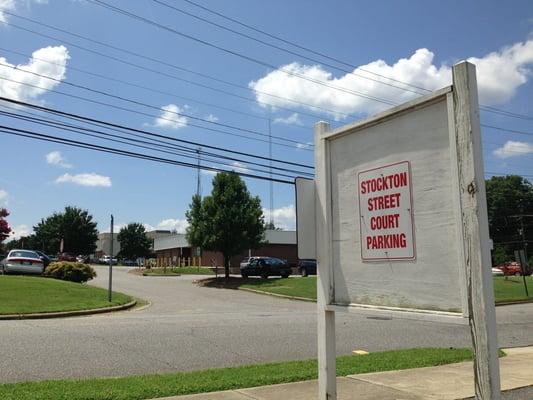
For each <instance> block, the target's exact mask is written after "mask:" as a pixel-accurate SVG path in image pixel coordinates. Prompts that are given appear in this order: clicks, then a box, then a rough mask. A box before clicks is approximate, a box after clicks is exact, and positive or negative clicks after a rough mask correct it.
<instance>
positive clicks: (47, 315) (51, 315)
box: [0, 300, 137, 321]
mask: <svg viewBox="0 0 533 400" xmlns="http://www.w3.org/2000/svg"><path fill="white" fill-rule="evenodd" d="M135 304H137V300H133V301H130V302H129V303H126V304H121V305H119V306H113V307H104V308H93V309H91V310H77V311H59V312H50V313H33V314H7V315H0V321H1V320H13V319H48V318H63V317H77V316H80V315H91V314H102V313H107V312H112V311H122V310H127V309H128V308H131V307H133V306H134V305H135Z"/></svg>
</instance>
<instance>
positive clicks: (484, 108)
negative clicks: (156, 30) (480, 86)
mask: <svg viewBox="0 0 533 400" xmlns="http://www.w3.org/2000/svg"><path fill="white" fill-rule="evenodd" d="M184 1H187V0H184ZM190 3H191V4H192V2H190ZM0 10H2V12H3V13H5V14H8V15H10V16H13V17H16V18H20V19H23V20H26V21H29V22H31V23H34V24H37V25H40V26H45V27H47V28H49V29H53V30H57V31H59V32H62V33H66V34H68V35H72V36H75V37H78V38H81V39H83V40H86V41H89V42H92V43H96V44H99V45H101V46H105V47H108V48H111V49H114V50H117V51H121V52H124V53H126V54H130V55H134V56H136V57H139V58H143V59H146V60H149V61H152V62H155V63H159V64H161V65H165V66H168V67H171V68H174V69H177V70H180V71H183V72H187V73H190V74H194V75H198V76H200V77H203V78H206V79H210V80H214V81H216V82H219V83H223V84H226V85H230V86H234V87H237V88H239V89H243V90H247V91H252V92H255V93H259V94H264V95H266V96H270V97H273V98H278V99H281V100H285V101H289V102H291V103H294V104H298V105H301V106H305V107H309V108H311V109H314V110H320V111H322V112H326V113H330V114H336V115H341V116H344V117H348V116H351V115H352V114H351V113H344V112H341V111H334V110H330V109H327V108H325V107H320V106H316V105H312V104H309V103H305V102H301V101H298V100H294V99H290V98H286V97H282V96H277V95H274V94H271V93H267V92H262V91H259V90H255V89H250V88H249V87H246V86H242V85H239V84H236V83H233V82H229V81H225V80H223V79H220V78H216V77H213V76H211V75H208V74H203V73H199V72H197V71H193V70H189V69H187V68H183V67H179V66H176V65H174V64H170V63H167V62H165V61H162V60H159V59H155V58H153V57H149V56H146V55H143V54H139V53H136V52H133V51H130V50H127V49H123V48H120V47H117V46H113V45H110V44H108V43H105V42H101V41H98V40H95V39H91V38H88V37H86V36H83V35H79V34H76V33H73V32H69V31H67V30H64V29H61V28H58V27H55V26H52V25H49V24H45V23H43V22H39V21H36V20H33V19H31V18H28V17H23V16H21V15H17V14H15V13H13V12H10V11H9V10H6V9H3V8H1V7H0ZM215 13H216V12H215ZM229 19H230V20H231V18H229ZM4 23H5V24H7V25H9V26H12V27H14V28H16V29H20V30H23V31H26V32H29V33H32V34H35V35H38V36H42V37H46V38H49V39H53V40H57V41H59V42H63V43H65V44H68V45H69V46H73V47H76V48H79V49H81V50H84V51H87V52H91V53H93V54H96V55H99V56H102V57H105V58H109V59H111V60H114V61H116V62H120V63H123V64H125V65H129V66H133V67H135V68H139V69H143V70H146V71H149V72H152V73H155V74H158V75H161V76H165V77H168V78H172V79H175V80H178V81H181V82H185V83H188V84H191V85H195V86H198V87H202V88H205V89H208V90H213V91H216V92H219V93H222V94H225V95H228V96H232V97H236V98H240V99H241V100H245V101H249V102H254V103H258V104H261V105H264V106H270V107H274V105H273V104H270V103H267V102H264V101H260V100H257V99H250V98H248V97H244V96H240V95H237V94H235V93H231V92H227V91H224V90H222V89H218V88H214V87H211V86H208V85H203V84H200V83H198V82H194V81H190V80H187V79H184V78H180V77H177V76H175V75H171V74H167V73H164V72H161V71H157V70H153V69H151V68H148V67H144V66H141V65H138V64H135V63H131V62H128V61H125V60H122V59H118V58H116V57H113V56H110V55H107V54H104V53H100V52H98V51H95V50H92V49H88V48H85V47H83V46H80V45H77V44H74V43H72V42H68V41H66V40H64V39H59V38H56V37H53V36H50V35H47V34H44V33H42V32H37V31H34V30H31V29H28V28H24V27H21V26H19V25H16V24H13V23H11V22H7V21H6V22H4ZM244 25H246V24H244ZM280 40H281V39H280ZM293 45H294V46H296V47H301V46H298V45H296V44H293ZM301 48H303V49H305V48H304V47H301ZM309 51H311V52H313V51H312V50H309ZM316 54H320V53H316ZM322 56H323V57H326V58H330V59H333V58H331V57H329V56H326V55H322ZM346 65H348V66H351V67H353V68H356V67H355V66H354V65H351V64H346ZM71 68H72V67H71ZM359 70H361V71H364V72H367V73H369V74H373V75H376V76H379V77H382V78H385V79H389V80H391V81H395V82H398V83H402V84H405V85H408V86H411V87H414V88H418V89H421V90H424V91H427V92H431V90H430V89H426V88H423V87H420V86H416V85H412V84H409V83H407V82H403V81H401V80H398V79H395V78H391V77H387V76H385V75H381V74H377V73H374V72H372V71H368V70H364V69H361V68H360V67H359ZM275 107H276V108H279V109H281V110H285V111H289V112H297V113H300V114H302V115H307V116H311V117H315V118H316V117H318V118H322V117H320V116H318V115H316V114H311V113H307V112H305V111H302V110H294V109H291V108H288V107H283V106H280V105H275ZM480 109H481V110H482V111H486V112H490V113H496V114H500V115H504V116H507V117H513V118H520V119H527V120H533V117H532V116H528V115H524V114H518V113H513V112H509V111H506V110H501V109H498V108H495V107H490V106H486V105H483V104H481V105H480ZM263 118H264V117H263ZM322 119H325V118H322ZM325 120H326V121H328V122H330V123H332V122H334V121H332V120H329V119H325Z"/></svg>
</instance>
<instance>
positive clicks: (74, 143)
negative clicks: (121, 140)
mask: <svg viewBox="0 0 533 400" xmlns="http://www.w3.org/2000/svg"><path fill="white" fill-rule="evenodd" d="M0 132H3V133H6V134H9V135H14V136H21V137H27V138H31V139H37V140H42V141H46V142H54V143H60V144H64V145H67V146H72V147H79V148H85V149H89V150H95V151H100V152H104V153H112V154H118V155H122V156H126V157H131V158H140V159H144V160H150V161H155V162H160V163H165V164H172V165H178V166H183V167H188V168H194V169H197V168H198V165H197V164H194V163H187V162H183V161H177V160H171V159H167V158H161V157H155V156H149V155H146V154H141V153H135V152H131V151H127V150H121V149H116V148H113V147H107V146H100V145H96V144H92V143H87V142H81V141H77V140H72V139H66V138H61V137H57V136H53V135H45V134H42V133H38V132H34V131H28V130H25V129H18V128H13V127H9V126H4V125H0ZM200 168H201V169H203V170H207V171H214V172H235V173H236V174H237V175H240V176H244V177H248V178H254V179H261V180H266V181H269V180H271V179H270V178H269V177H265V176H260V175H254V174H248V173H244V172H237V171H230V170H225V169H221V168H216V167H210V166H207V165H202V166H200ZM272 181H274V182H278V183H285V184H289V185H294V182H293V181H286V180H282V179H277V178H272Z"/></svg>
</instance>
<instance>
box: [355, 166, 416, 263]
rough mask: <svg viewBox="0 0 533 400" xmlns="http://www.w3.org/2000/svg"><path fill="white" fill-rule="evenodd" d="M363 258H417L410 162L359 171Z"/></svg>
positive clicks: (368, 259) (364, 259)
mask: <svg viewBox="0 0 533 400" xmlns="http://www.w3.org/2000/svg"><path fill="white" fill-rule="evenodd" d="M358 194H359V196H358V197H359V217H360V223H359V229H360V232H361V233H360V241H361V243H360V248H361V259H362V260H363V261H378V260H414V259H415V258H416V250H415V240H414V226H413V212H412V210H413V206H412V199H411V172H410V168H409V161H401V162H398V163H395V164H391V165H385V166H382V167H376V168H372V169H369V170H366V171H361V172H359V174H358Z"/></svg>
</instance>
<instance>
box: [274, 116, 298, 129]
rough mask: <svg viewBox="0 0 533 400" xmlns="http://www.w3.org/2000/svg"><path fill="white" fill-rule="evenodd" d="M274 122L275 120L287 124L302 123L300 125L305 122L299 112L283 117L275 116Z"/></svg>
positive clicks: (276, 122)
mask: <svg viewBox="0 0 533 400" xmlns="http://www.w3.org/2000/svg"><path fill="white" fill-rule="evenodd" d="M272 122H274V123H275V124H285V125H300V126H302V125H303V122H302V120H301V119H300V115H299V114H298V113H292V114H291V115H289V116H288V117H287V118H282V117H278V118H274V121H272Z"/></svg>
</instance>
